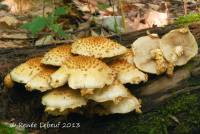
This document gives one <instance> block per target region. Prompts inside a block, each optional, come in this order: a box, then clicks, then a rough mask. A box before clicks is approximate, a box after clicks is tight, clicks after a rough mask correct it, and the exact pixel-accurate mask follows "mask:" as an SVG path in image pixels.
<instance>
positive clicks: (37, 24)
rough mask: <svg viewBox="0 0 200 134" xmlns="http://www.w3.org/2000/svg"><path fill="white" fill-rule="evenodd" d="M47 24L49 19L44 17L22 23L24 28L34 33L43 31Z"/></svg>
mask: <svg viewBox="0 0 200 134" xmlns="http://www.w3.org/2000/svg"><path fill="white" fill-rule="evenodd" d="M46 26H47V20H46V19H45V18H44V17H40V16H39V17H36V18H34V19H33V20H32V21H31V22H29V23H26V24H24V25H22V28H23V29H27V30H28V31H30V32H31V33H32V34H33V35H35V34H37V33H38V32H40V31H42V30H43V29H44V28H46Z"/></svg>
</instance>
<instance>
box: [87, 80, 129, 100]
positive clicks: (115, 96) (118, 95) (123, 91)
mask: <svg viewBox="0 0 200 134" xmlns="http://www.w3.org/2000/svg"><path fill="white" fill-rule="evenodd" d="M128 95H129V91H128V89H127V88H125V87H124V85H123V84H121V83H120V82H119V81H115V82H114V83H113V84H111V85H109V86H105V87H104V88H101V89H95V90H94V91H93V94H87V95H85V97H86V98H87V99H91V100H94V101H96V102H105V101H113V102H114V103H119V102H120V101H121V99H122V98H124V97H127V96H128Z"/></svg>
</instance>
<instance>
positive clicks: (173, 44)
mask: <svg viewBox="0 0 200 134" xmlns="http://www.w3.org/2000/svg"><path fill="white" fill-rule="evenodd" d="M160 49H161V50H162V52H163V55H164V57H165V58H166V60H167V61H168V62H169V63H172V64H174V65H175V66H182V65H184V64H186V63H187V62H188V61H189V60H190V59H191V58H193V57H194V56H195V55H196V54H197V53H198V44H197V42H196V40H195V38H194V36H193V35H192V33H191V32H190V30H189V29H188V28H180V29H175V30H172V31H170V32H169V33H167V34H165V35H164V36H163V37H162V39H161V41H160Z"/></svg>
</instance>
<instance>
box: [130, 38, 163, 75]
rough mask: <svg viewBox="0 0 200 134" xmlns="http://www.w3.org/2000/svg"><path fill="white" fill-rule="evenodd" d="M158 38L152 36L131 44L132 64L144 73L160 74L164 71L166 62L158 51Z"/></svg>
mask: <svg viewBox="0 0 200 134" xmlns="http://www.w3.org/2000/svg"><path fill="white" fill-rule="evenodd" d="M159 44H160V38H159V37H158V36H156V35H154V34H150V35H148V36H143V37H140V38H138V39H137V40H136V41H135V42H133V44H132V50H133V52H134V57H133V58H134V63H135V65H136V67H137V68H138V69H140V70H142V71H144V72H147V73H152V74H161V73H164V72H165V71H166V68H167V67H166V66H165V64H166V61H165V60H164V58H163V55H162V51H160V50H159V47H160V45H159Z"/></svg>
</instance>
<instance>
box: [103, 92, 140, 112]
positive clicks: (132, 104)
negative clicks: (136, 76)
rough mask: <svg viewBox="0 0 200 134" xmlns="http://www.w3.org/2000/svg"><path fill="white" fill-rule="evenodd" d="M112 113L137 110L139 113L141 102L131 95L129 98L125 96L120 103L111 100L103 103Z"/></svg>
mask: <svg viewBox="0 0 200 134" xmlns="http://www.w3.org/2000/svg"><path fill="white" fill-rule="evenodd" d="M102 105H103V106H104V107H105V108H106V109H107V111H108V112H109V113H110V114H115V113H120V114H125V113H129V112H132V111H134V110H135V111H136V112H138V113H140V112H141V110H140V108H141V104H140V101H139V100H138V99H137V98H136V97H135V96H133V95H131V94H130V95H129V97H127V98H123V99H122V100H121V101H120V102H119V103H117V104H115V103H113V102H111V101H108V102H104V103H103V104H102Z"/></svg>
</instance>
